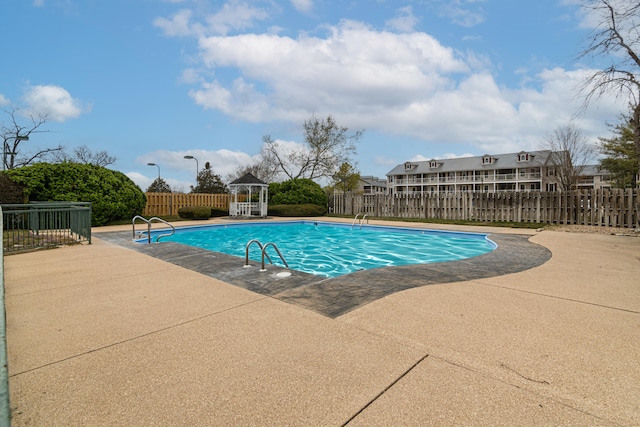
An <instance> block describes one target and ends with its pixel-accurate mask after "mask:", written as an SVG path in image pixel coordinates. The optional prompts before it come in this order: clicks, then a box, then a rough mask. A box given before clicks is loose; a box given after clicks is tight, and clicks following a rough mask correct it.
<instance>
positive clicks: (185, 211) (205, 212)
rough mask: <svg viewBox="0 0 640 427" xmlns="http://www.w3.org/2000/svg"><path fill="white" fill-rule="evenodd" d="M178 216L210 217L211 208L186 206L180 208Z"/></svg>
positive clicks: (189, 217) (184, 217)
mask: <svg viewBox="0 0 640 427" xmlns="http://www.w3.org/2000/svg"><path fill="white" fill-rule="evenodd" d="M178 216H179V217H180V218H182V219H209V217H211V208H210V207H208V206H186V207H184V208H180V209H178Z"/></svg>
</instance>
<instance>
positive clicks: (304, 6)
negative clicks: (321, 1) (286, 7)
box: [291, 0, 313, 13]
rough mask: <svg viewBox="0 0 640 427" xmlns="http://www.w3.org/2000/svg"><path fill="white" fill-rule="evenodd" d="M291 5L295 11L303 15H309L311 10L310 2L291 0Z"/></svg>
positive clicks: (309, 0) (311, 4) (311, 3)
mask: <svg viewBox="0 0 640 427" xmlns="http://www.w3.org/2000/svg"><path fill="white" fill-rule="evenodd" d="M291 4H292V5H293V7H294V8H295V9H296V10H297V11H299V12H303V13H309V12H311V9H313V1H312V0H291Z"/></svg>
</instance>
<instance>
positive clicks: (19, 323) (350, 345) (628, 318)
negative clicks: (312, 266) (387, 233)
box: [5, 221, 640, 426]
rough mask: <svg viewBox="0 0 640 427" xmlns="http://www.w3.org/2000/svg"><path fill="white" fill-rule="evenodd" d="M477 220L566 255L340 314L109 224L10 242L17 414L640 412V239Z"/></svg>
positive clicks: (542, 418) (582, 421)
mask: <svg viewBox="0 0 640 427" xmlns="http://www.w3.org/2000/svg"><path fill="white" fill-rule="evenodd" d="M372 223H373V221H372ZM414 226H415V225H414ZM123 229H126V227H125V228H123ZM456 229H462V228H460V227H457V228H456ZM466 229H467V228H464V230H466ZM474 230H480V231H490V232H492V233H498V232H499V233H505V232H506V234H507V235H509V234H511V233H515V234H530V235H531V239H530V240H531V242H533V243H535V244H538V245H541V246H543V247H545V248H547V249H548V250H549V251H551V254H552V257H551V259H550V260H548V261H547V262H545V263H544V264H542V265H539V266H538V267H534V268H531V269H528V270H525V271H520V272H516V273H510V274H505V275H500V276H493V277H481V278H475V279H471V280H465V281H457V282H450V283H441V284H432V285H430V286H422V287H414V288H411V289H407V290H404V291H401V292H396V293H393V294H391V295H387V296H384V297H383V298H379V299H376V300H373V301H370V302H368V303H366V304H364V305H359V306H358V307H356V308H354V309H352V310H350V311H348V312H346V313H345V314H342V315H338V316H333V317H332V316H327V315H323V314H321V313H319V312H318V311H317V310H315V311H314V310H313V309H308V308H305V307H303V306H301V305H298V304H291V303H288V302H285V301H284V300H281V299H277V298H274V297H272V296H269V295H264V294H260V293H256V292H252V291H250V290H248V289H244V288H242V287H239V286H236V285H231V284H228V283H227V282H224V281H221V280H219V279H216V278H214V277H210V276H207V275H204V274H202V273H199V272H196V271H192V270H190V269H186V268H184V267H181V266H178V265H175V264H172V263H169V262H165V261H163V260H160V259H157V258H154V257H150V256H148V255H146V254H143V253H140V252H137V251H134V250H131V249H129V248H126V247H122V246H119V245H116V244H113V243H111V242H108V241H106V240H103V239H100V233H99V232H98V233H96V234H94V243H93V244H91V245H84V246H74V247H66V248H60V249H55V250H47V251H40V252H34V253H26V254H20V255H12V256H8V257H6V258H5V281H6V284H5V286H6V301H5V303H6V309H7V334H8V352H9V375H10V378H9V386H10V392H11V406H12V409H13V425H14V426H26V425H37V426H47V425H56V426H63V425H64V426H87V425H91V426H100V425H105V426H107V425H108V426H114V425H128V426H150V425H159V426H160V425H161V426H168V425H177V426H183V425H184V426H193V425H198V426H202V425H220V426H229V425H243V426H244V425H278V426H285V425H292V426H301V425H305V426H307V425H314V426H342V425H349V426H372V425H381V426H389V425H509V426H512V425H603V426H609V425H611V426H616V425H640V327H639V326H640V238H634V237H625V236H607V235H589V234H574V233H560V232H551V231H543V232H540V233H535V232H530V231H517V230H498V229H486V228H476V229H474ZM96 231H109V229H100V230H96Z"/></svg>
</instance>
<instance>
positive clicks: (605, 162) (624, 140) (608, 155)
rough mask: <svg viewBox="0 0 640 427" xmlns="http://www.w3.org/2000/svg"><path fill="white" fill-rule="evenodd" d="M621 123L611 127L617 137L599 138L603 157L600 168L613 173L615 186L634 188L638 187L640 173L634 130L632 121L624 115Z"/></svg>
mask: <svg viewBox="0 0 640 427" xmlns="http://www.w3.org/2000/svg"><path fill="white" fill-rule="evenodd" d="M621 118H622V120H621V122H620V123H618V124H615V125H609V126H610V127H612V128H613V133H614V135H615V136H613V137H612V138H599V139H600V145H599V149H600V152H601V153H602V155H603V158H602V159H601V160H600V167H602V168H603V169H605V170H607V171H609V172H611V178H612V180H613V184H614V185H615V186H616V187H618V188H630V187H631V188H633V187H635V186H636V173H637V172H638V158H637V157H636V155H635V145H634V142H633V130H632V129H631V124H630V119H629V117H628V116H625V115H623V116H622V117H621Z"/></svg>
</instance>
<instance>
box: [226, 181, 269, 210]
mask: <svg viewBox="0 0 640 427" xmlns="http://www.w3.org/2000/svg"><path fill="white" fill-rule="evenodd" d="M229 189H230V191H231V201H230V202H229V216H231V217H236V218H237V217H244V218H247V217H259V218H266V216H267V196H268V193H269V184H267V183H266V182H264V181H263V180H261V179H259V178H256V177H255V176H253V174H251V173H247V174H246V175H244V176H242V177H240V178H238V179H236V180H235V181H233V182H232V183H231V184H229ZM254 199H257V201H254ZM241 200H242V201H241Z"/></svg>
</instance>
